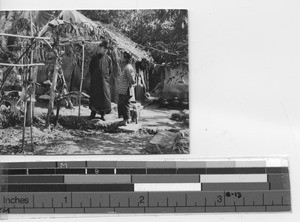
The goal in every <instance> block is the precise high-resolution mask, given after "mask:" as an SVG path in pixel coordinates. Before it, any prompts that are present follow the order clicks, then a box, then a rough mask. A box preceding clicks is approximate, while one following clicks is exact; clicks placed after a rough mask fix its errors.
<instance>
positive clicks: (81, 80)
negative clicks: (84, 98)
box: [78, 43, 84, 117]
mask: <svg viewBox="0 0 300 222" xmlns="http://www.w3.org/2000/svg"><path fill="white" fill-rule="evenodd" d="M83 74H84V43H83V44H82V64H81V79H80V87H79V107H78V117H79V116H80V108H81V91H82V82H83Z"/></svg>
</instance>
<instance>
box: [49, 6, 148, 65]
mask: <svg viewBox="0 0 300 222" xmlns="http://www.w3.org/2000/svg"><path fill="white" fill-rule="evenodd" d="M60 21H64V22H67V23H71V24H77V25H81V26H83V27H84V28H85V29H86V30H85V32H88V36H87V35H84V36H86V39H87V40H96V39H98V40H99V38H100V36H101V37H105V38H107V39H108V40H109V41H110V43H111V44H113V45H114V46H115V47H117V48H118V49H119V50H121V51H126V52H128V53H129V54H131V55H132V57H133V58H134V59H135V60H138V61H140V60H142V59H146V60H147V61H152V60H153V59H152V57H151V56H150V55H149V53H147V52H146V51H144V50H143V49H141V48H139V47H138V44H137V43H135V42H133V41H132V40H131V39H129V38H128V37H126V36H125V35H123V34H121V33H120V32H118V31H117V30H116V29H115V28H114V27H112V26H108V25H104V24H102V23H101V22H94V21H92V20H91V19H89V18H87V17H85V16H84V15H83V14H81V13H80V12H78V11H75V10H74V11H62V12H61V13H60V14H59V16H58V18H57V19H54V20H52V21H51V22H49V23H48V24H52V25H55V24H57V25H58V24H59V23H60ZM80 31H81V32H82V30H79V32H80ZM81 34H84V33H81Z"/></svg>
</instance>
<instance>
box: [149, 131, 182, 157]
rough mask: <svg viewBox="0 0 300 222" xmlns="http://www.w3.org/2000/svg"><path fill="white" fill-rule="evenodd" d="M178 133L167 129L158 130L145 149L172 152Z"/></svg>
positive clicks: (153, 151)
mask: <svg viewBox="0 0 300 222" xmlns="http://www.w3.org/2000/svg"><path fill="white" fill-rule="evenodd" d="M179 138H180V137H179V134H178V133H173V132H169V131H159V132H158V133H157V134H156V135H155V136H154V137H153V138H152V139H151V140H150V142H149V144H148V146H147V148H146V150H147V152H148V153H157V152H158V150H159V151H160V152H161V153H164V154H166V153H172V151H173V148H174V146H175V145H176V143H177V142H178V140H179Z"/></svg>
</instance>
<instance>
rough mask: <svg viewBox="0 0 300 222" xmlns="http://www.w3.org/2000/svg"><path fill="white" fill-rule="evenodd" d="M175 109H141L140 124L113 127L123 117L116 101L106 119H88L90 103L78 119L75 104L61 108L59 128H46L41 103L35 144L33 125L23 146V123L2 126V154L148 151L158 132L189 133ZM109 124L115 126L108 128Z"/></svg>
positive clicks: (149, 107)
mask: <svg viewBox="0 0 300 222" xmlns="http://www.w3.org/2000/svg"><path fill="white" fill-rule="evenodd" d="M174 112H179V111H178V110H169V109H162V108H159V107H158V106H157V105H151V106H148V107H145V108H144V109H143V110H142V111H141V117H140V120H139V123H138V125H136V124H135V123H131V124H129V126H127V127H118V126H117V127H114V126H115V123H118V121H120V120H121V119H118V118H117V108H116V105H115V104H113V111H112V113H111V114H109V115H107V116H106V121H105V122H104V121H102V120H100V119H98V120H92V121H90V120H88V116H89V114H90V110H89V109H88V107H87V106H83V107H81V116H80V117H79V118H78V117H77V116H78V106H76V107H75V108H73V109H66V108H62V109H61V110H60V115H61V116H60V121H59V124H58V125H57V126H56V127H53V126H51V127H50V128H45V127H44V120H43V118H44V116H45V115H46V113H47V109H46V107H42V106H38V107H36V108H35V116H36V117H37V118H38V119H40V120H41V121H40V122H38V123H35V124H34V126H33V127H32V129H33V141H32V142H33V146H32V144H31V137H30V127H26V130H25V135H26V136H25V143H24V147H23V149H22V127H21V126H16V127H9V128H6V129H1V128H0V138H1V139H0V154H35V155H66V154H89V155H90V154H148V152H147V150H146V147H147V144H148V143H149V141H150V140H151V139H152V138H153V136H154V135H155V133H156V132H157V131H159V130H173V131H177V132H178V131H180V130H184V131H186V132H188V127H187V126H186V125H185V124H183V123H182V122H178V121H174V120H171V119H170V117H171V115H172V113H174ZM65 123H67V124H65ZM68 124H70V125H68ZM80 124H81V125H82V127H81V125H80ZM109 125H112V126H113V127H107V126H109ZM72 126H75V127H72ZM87 126H93V127H87ZM95 126H96V127H95ZM97 126H99V127H97ZM107 129H109V130H107ZM137 129H138V130H137ZM185 141H186V142H185V144H184V146H185V149H184V153H188V152H189V151H188V145H189V144H188V139H186V140H185ZM182 145H183V144H182V143H181V144H179V146H182ZM181 150H183V149H181Z"/></svg>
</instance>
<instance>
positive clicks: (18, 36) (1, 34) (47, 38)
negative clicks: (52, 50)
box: [0, 33, 51, 40]
mask: <svg viewBox="0 0 300 222" xmlns="http://www.w3.org/2000/svg"><path fill="white" fill-rule="evenodd" d="M0 36H11V37H17V38H26V39H42V40H43V39H46V40H50V39H51V38H49V37H35V36H26V35H14V34H7V33H0Z"/></svg>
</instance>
